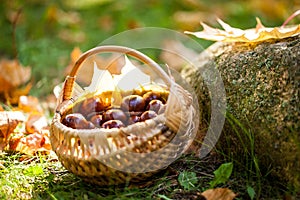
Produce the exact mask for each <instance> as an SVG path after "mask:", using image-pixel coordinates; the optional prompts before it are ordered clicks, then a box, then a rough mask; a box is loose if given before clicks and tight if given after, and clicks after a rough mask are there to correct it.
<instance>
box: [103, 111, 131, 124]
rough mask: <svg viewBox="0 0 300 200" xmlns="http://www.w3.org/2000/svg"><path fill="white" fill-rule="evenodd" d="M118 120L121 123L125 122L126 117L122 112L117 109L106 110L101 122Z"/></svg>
mask: <svg viewBox="0 0 300 200" xmlns="http://www.w3.org/2000/svg"><path fill="white" fill-rule="evenodd" d="M113 119H116V120H120V121H122V122H123V123H124V122H126V121H127V116H126V115H125V113H124V112H123V111H122V110H119V109H111V110H107V111H106V112H105V113H103V120H104V121H109V120H113Z"/></svg>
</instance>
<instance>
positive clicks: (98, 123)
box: [90, 114, 104, 127]
mask: <svg viewBox="0 0 300 200" xmlns="http://www.w3.org/2000/svg"><path fill="white" fill-rule="evenodd" d="M90 121H91V122H92V123H93V124H94V125H95V126H97V127H101V125H102V124H103V123H104V120H103V116H102V115H99V114H97V115H94V116H93V117H92V118H91V119H90Z"/></svg>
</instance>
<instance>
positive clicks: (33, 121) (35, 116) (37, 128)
mask: <svg viewBox="0 0 300 200" xmlns="http://www.w3.org/2000/svg"><path fill="white" fill-rule="evenodd" d="M48 128H49V127H48V122H47V119H46V117H45V116H44V115H43V114H42V113H39V112H32V113H30V115H29V117H28V119H27V121H26V123H25V129H26V133H36V132H37V133H41V132H42V130H45V129H48Z"/></svg>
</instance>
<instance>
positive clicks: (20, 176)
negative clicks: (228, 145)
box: [0, 153, 215, 199]
mask: <svg viewBox="0 0 300 200" xmlns="http://www.w3.org/2000/svg"><path fill="white" fill-rule="evenodd" d="M20 158H22V156H21V155H20V154H5V153H2V154H1V156H0V162H1V163H2V165H3V167H2V169H1V170H0V188H1V189H0V199H104V198H105V199H161V198H165V199H167V198H172V197H174V196H176V195H177V196H178V195H187V194H189V193H192V192H195V191H197V192H201V191H204V190H205V188H208V187H209V181H211V180H213V177H214V176H213V171H214V169H215V165H214V164H212V163H211V162H212V161H213V160H209V159H210V158H207V159H204V160H201V161H200V160H199V159H197V158H195V157H193V156H188V155H186V156H183V157H182V158H180V159H179V160H178V161H176V162H175V163H174V164H173V165H171V166H170V167H169V168H168V169H166V170H164V171H162V172H160V173H159V174H158V175H155V176H154V177H152V178H151V180H146V181H145V182H142V183H139V184H135V185H134V184H129V185H126V186H106V187H100V186H99V187H97V186H96V187H95V185H91V184H89V183H86V182H83V181H82V180H81V179H79V178H78V177H76V176H75V175H73V174H71V173H69V172H68V171H66V170H65V169H64V168H63V167H62V166H61V164H60V162H58V161H55V160H50V158H49V157H47V156H43V155H40V156H35V157H33V158H31V159H29V160H24V161H20ZM214 162H215V161H213V163H214ZM188 171H194V173H195V174H194V175H193V178H194V179H197V182H194V183H197V184H195V185H194V187H193V188H185V187H184V185H181V184H180V181H178V176H179V175H180V173H181V172H182V173H186V172H188Z"/></svg>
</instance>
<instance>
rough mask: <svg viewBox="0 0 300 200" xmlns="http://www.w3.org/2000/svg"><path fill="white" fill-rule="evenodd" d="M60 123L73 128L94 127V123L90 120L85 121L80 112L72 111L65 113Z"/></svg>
mask: <svg viewBox="0 0 300 200" xmlns="http://www.w3.org/2000/svg"><path fill="white" fill-rule="evenodd" d="M62 123H63V124H64V125H66V126H68V127H70V128H73V129H93V128H95V126H94V124H93V123H92V122H90V121H87V120H86V119H85V117H84V116H83V115H82V114H80V113H72V114H68V115H66V117H65V118H64V119H63V120H62Z"/></svg>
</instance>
